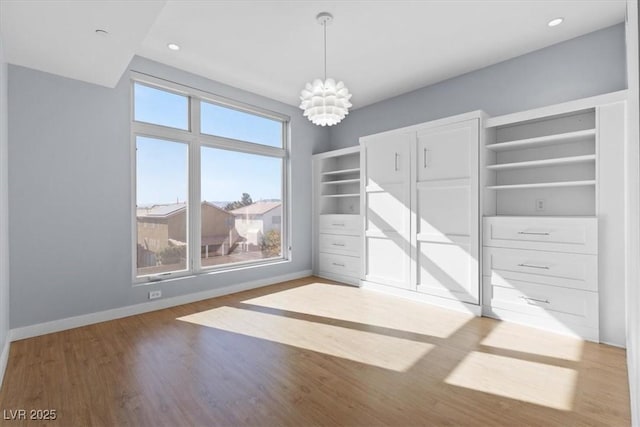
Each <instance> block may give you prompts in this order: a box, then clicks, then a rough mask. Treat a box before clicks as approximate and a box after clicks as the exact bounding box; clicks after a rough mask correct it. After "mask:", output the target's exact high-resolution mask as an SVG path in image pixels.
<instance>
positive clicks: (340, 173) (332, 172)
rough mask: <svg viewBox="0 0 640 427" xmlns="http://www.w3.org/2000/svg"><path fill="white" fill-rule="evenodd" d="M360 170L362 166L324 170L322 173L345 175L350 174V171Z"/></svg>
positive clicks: (357, 171) (356, 171)
mask: <svg viewBox="0 0 640 427" xmlns="http://www.w3.org/2000/svg"><path fill="white" fill-rule="evenodd" d="M359 172H360V168H351V169H341V170H335V171H328V172H323V173H322V175H324V176H326V175H345V174H348V173H359Z"/></svg>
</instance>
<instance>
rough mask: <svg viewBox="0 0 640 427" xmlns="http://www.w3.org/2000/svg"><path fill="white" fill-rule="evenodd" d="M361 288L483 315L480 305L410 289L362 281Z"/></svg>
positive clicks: (477, 315) (478, 315)
mask: <svg viewBox="0 0 640 427" xmlns="http://www.w3.org/2000/svg"><path fill="white" fill-rule="evenodd" d="M360 287H361V288H363V289H369V290H372V291H376V292H382V293H385V294H388V295H394V296H397V297H400V298H406V299H410V300H413V301H419V302H424V303H427V304H431V305H435V306H438V307H441V308H446V309H449V310H455V311H460V312H462V313H467V314H472V315H474V316H476V317H480V316H481V315H482V308H481V307H480V306H479V305H474V304H467V303H464V302H461V301H454V300H449V299H446V298H441V297H436V296H433V295H427V294H423V293H420V292H415V291H410V290H408V289H400V288H395V287H393V286H385V285H380V284H378V283H373V282H369V281H366V280H360Z"/></svg>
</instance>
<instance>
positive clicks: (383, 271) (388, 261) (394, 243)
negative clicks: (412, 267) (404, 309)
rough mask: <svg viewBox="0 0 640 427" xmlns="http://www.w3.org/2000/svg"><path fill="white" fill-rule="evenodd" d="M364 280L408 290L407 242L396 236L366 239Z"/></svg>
mask: <svg viewBox="0 0 640 427" xmlns="http://www.w3.org/2000/svg"><path fill="white" fill-rule="evenodd" d="M366 241H367V243H366V245H367V254H368V256H367V261H366V262H367V265H366V271H367V274H366V279H367V280H369V281H372V282H376V283H382V284H386V285H389V286H394V287H397V288H404V289H409V286H410V281H409V259H410V255H409V250H410V245H409V242H407V241H406V239H404V238H403V237H401V236H400V235H398V234H393V235H391V236H389V237H367V239H366Z"/></svg>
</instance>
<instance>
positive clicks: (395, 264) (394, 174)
mask: <svg viewBox="0 0 640 427" xmlns="http://www.w3.org/2000/svg"><path fill="white" fill-rule="evenodd" d="M412 139H413V136H412V134H401V133H398V134H388V135H377V136H373V137H370V138H363V150H364V151H363V155H364V174H365V181H364V182H365V201H364V204H365V216H366V220H365V245H366V248H365V249H366V250H365V253H366V256H365V259H364V272H365V273H364V277H365V280H368V281H371V282H375V283H380V284H385V285H389V286H395V287H399V288H405V289H408V288H409V287H410V286H411V281H410V280H409V278H410V272H411V268H410V262H411V244H410V239H411V235H410V179H409V176H410V175H409V173H410V170H409V168H410V154H411V151H410V144H411V142H412Z"/></svg>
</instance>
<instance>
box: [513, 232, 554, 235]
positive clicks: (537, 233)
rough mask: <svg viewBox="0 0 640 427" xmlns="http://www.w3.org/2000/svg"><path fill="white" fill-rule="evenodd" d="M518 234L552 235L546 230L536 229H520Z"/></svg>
mask: <svg viewBox="0 0 640 427" xmlns="http://www.w3.org/2000/svg"><path fill="white" fill-rule="evenodd" d="M518 234H530V235H532V236H550V235H551V233H549V232H546V231H542V232H535V231H518Z"/></svg>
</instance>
